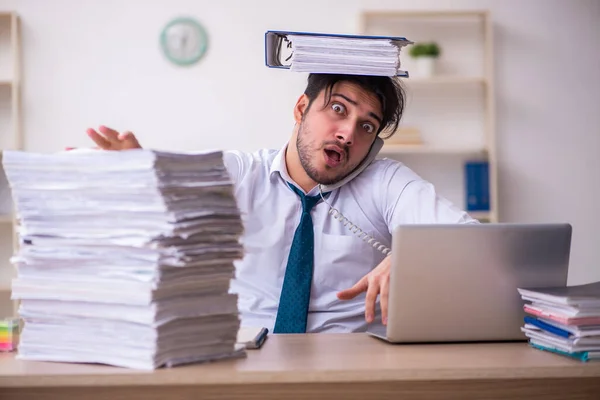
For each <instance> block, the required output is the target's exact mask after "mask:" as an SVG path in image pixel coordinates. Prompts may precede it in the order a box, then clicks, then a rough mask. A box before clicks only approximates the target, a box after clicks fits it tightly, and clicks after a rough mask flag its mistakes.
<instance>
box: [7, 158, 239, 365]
mask: <svg viewBox="0 0 600 400" xmlns="http://www.w3.org/2000/svg"><path fill="white" fill-rule="evenodd" d="M2 162H3V165H4V170H5V171H6V174H7V177H8V181H9V184H10V187H11V190H12V196H13V199H14V201H15V205H16V208H17V213H18V218H19V220H20V227H19V236H20V246H19V251H18V254H16V255H15V257H13V262H14V263H15V264H16V266H17V267H18V275H17V277H16V279H15V280H14V281H13V284H12V297H13V298H14V299H19V300H20V301H21V303H20V308H19V314H20V316H21V317H22V318H23V320H24V329H23V331H22V333H21V341H20V343H19V350H18V356H17V357H18V358H20V359H24V360H41V361H63V362H85V363H102V364H110V365H116V366H122V367H129V368H136V369H155V368H158V367H161V366H174V365H179V364H187V363H192V362H202V361H209V360H215V359H221V358H229V357H237V356H243V355H245V352H244V350H240V349H239V348H237V346H236V336H237V332H238V328H239V324H240V321H239V317H238V308H237V296H236V295H233V294H229V284H230V280H231V278H233V276H234V265H233V261H234V260H236V259H239V258H241V256H242V255H243V247H242V246H241V244H240V243H239V240H238V239H239V236H240V235H241V233H242V230H243V228H242V221H241V217H240V214H239V210H238V208H237V204H236V201H235V198H234V196H233V187H232V183H231V181H230V178H229V175H228V174H227V171H226V169H225V166H224V163H223V157H222V153H221V152H218V151H214V152H204V153H195V154H180V153H166V152H154V151H150V150H128V151H120V152H110V151H99V150H84V151H70V152H60V153H56V154H33V153H27V152H11V151H7V152H4V154H3V160H2Z"/></svg>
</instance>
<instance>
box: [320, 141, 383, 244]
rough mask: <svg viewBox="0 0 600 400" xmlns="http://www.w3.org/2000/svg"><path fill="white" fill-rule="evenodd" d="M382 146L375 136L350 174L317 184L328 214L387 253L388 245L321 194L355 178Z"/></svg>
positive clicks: (373, 158) (381, 142)
mask: <svg viewBox="0 0 600 400" xmlns="http://www.w3.org/2000/svg"><path fill="white" fill-rule="evenodd" d="M382 147H383V140H382V139H381V138H380V137H377V138H375V141H374V142H373V144H372V145H371V148H370V149H369V153H367V155H366V156H365V158H364V159H363V160H362V161H361V162H360V164H358V165H357V166H356V168H354V170H353V171H352V172H350V174H348V176H346V177H345V178H344V179H342V180H341V181H339V182H336V183H334V184H332V185H321V184H319V193H320V194H321V199H322V200H323V201H324V202H325V203H326V204H327V205H328V206H329V214H331V215H332V216H333V218H335V219H337V220H339V221H340V222H341V223H342V224H343V225H344V226H345V227H347V228H348V229H349V230H350V231H352V233H354V234H355V235H357V236H358V237H359V238H360V239H362V240H364V241H365V242H366V243H368V244H370V245H371V246H373V247H374V248H376V249H377V250H379V251H381V252H382V253H383V254H385V255H388V254H389V252H390V251H391V250H390V249H389V248H388V247H386V246H384V245H383V244H381V243H380V242H378V241H376V240H375V239H374V238H373V237H372V236H370V235H369V234H367V233H365V232H363V230H362V229H360V228H359V227H358V226H357V225H354V224H353V223H352V222H351V221H350V220H349V219H348V218H346V217H344V216H343V215H342V213H341V212H339V210H337V209H335V208H333V207H332V206H331V204H329V203H328V202H327V200H325V197H324V196H323V192H331V191H332V190H334V189H337V188H339V187H340V186H343V185H345V184H346V183H348V182H350V181H351V180H352V179H354V178H356V177H357V176H358V175H359V174H360V173H361V172H363V171H364V170H365V168H367V167H368V166H369V164H371V162H373V160H375V157H377V154H379V151H380V150H381V148H382Z"/></svg>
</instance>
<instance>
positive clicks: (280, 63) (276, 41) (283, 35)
mask: <svg viewBox="0 0 600 400" xmlns="http://www.w3.org/2000/svg"><path fill="white" fill-rule="evenodd" d="M288 35H302V36H325V37H339V38H350V39H388V40H391V41H393V42H394V43H396V44H397V45H398V46H399V47H402V46H406V45H409V44H413V42H411V41H410V40H408V39H406V38H405V37H401V36H372V35H348V34H333V33H316V32H293V31H267V32H265V65H266V66H267V67H269V68H282V69H290V68H291V64H287V63H286V60H285V59H283V57H282V54H283V47H284V46H286V45H287V44H288V43H289V40H288V39H287V37H288ZM397 76H401V77H405V78H408V72H407V71H399V72H398V74H397Z"/></svg>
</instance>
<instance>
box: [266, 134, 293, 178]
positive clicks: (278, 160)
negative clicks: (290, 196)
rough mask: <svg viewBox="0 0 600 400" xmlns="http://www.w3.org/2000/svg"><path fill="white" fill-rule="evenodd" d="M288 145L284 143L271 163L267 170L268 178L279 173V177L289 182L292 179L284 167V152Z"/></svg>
mask: <svg viewBox="0 0 600 400" xmlns="http://www.w3.org/2000/svg"><path fill="white" fill-rule="evenodd" d="M287 147H288V143H286V144H285V145H284V146H283V147H282V148H281V149H280V150H279V151H278V152H277V154H276V155H275V157H274V158H273V161H272V162H271V167H270V168H269V176H270V177H273V174H274V173H276V172H279V174H280V175H281V177H282V178H283V179H284V180H286V181H288V182H290V181H291V180H292V178H290V175H289V174H288V171H287V168H286V166H285V152H286V150H287Z"/></svg>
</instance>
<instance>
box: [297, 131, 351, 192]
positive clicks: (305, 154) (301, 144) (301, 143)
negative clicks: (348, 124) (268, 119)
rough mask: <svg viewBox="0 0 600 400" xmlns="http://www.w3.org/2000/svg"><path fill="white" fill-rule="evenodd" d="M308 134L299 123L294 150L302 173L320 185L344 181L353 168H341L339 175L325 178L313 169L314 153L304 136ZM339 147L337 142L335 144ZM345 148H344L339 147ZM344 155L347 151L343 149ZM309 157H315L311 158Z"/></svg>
mask: <svg viewBox="0 0 600 400" xmlns="http://www.w3.org/2000/svg"><path fill="white" fill-rule="evenodd" d="M308 133H309V130H308V129H307V127H306V126H305V123H304V122H301V123H300V125H299V126H298V136H297V138H296V148H297V149H298V157H299V158H300V165H302V168H304V171H305V172H306V174H307V175H308V177H309V178H310V179H312V180H313V181H315V182H317V183H320V184H321V185H332V184H334V183H336V182H339V181H340V180H342V179H344V178H345V177H346V176H347V175H348V174H349V173H350V172H351V171H352V170H353V169H354V166H351V167H350V168H348V166H347V167H346V168H343V170H341V171H340V173H338V174H336V175H334V176H325V174H321V173H319V171H318V170H317V168H316V167H315V163H314V162H313V161H312V159H313V158H315V157H316V155H315V151H314V150H312V149H311V143H307V141H306V136H308V135H307V134H308ZM335 144H336V145H338V146H340V143H339V142H336V143H335ZM340 147H342V148H345V147H346V146H340ZM345 151H346V154H348V149H347V148H345ZM311 155H314V156H315V157H312V158H311ZM325 168H326V169H327V168H330V167H329V166H325Z"/></svg>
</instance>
